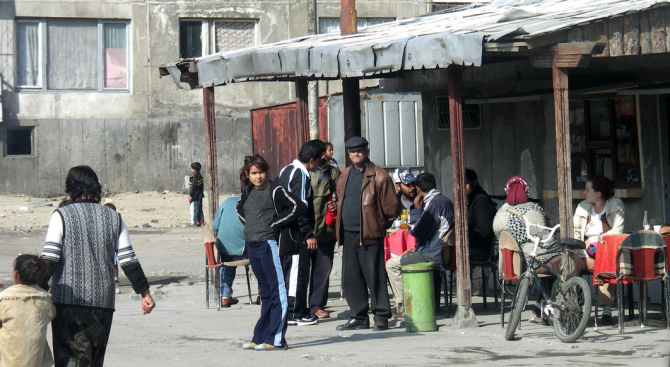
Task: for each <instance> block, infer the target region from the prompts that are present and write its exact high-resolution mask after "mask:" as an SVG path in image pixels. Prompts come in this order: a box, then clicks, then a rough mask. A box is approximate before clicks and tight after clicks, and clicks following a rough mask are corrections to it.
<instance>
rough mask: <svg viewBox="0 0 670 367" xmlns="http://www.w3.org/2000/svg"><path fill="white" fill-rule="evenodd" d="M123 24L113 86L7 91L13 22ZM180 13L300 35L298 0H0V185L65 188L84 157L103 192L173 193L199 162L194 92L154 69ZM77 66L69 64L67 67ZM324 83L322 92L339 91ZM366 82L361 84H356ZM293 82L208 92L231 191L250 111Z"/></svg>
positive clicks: (390, 0) (401, 6) (417, 4)
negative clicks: (122, 72) (13, 147)
mask: <svg viewBox="0 0 670 367" xmlns="http://www.w3.org/2000/svg"><path fill="white" fill-rule="evenodd" d="M357 5H358V15H359V16H360V17H385V18H393V17H395V18H404V17H413V16H417V15H420V14H423V13H425V11H426V1H424V0H421V1H420V0H368V1H365V0H359V2H358V4H357ZM339 11H340V1H339V0H328V1H319V2H318V7H317V12H318V15H319V16H320V17H339ZM26 17H30V18H41V17H55V18H99V19H124V20H130V33H131V43H130V45H131V46H130V47H131V59H130V62H129V65H131V66H132V76H131V80H130V90H129V91H128V92H122V93H98V92H55V91H25V90H24V91H21V92H17V91H16V90H15V88H14V77H15V70H14V62H15V55H14V52H15V51H14V50H15V48H16V45H15V43H14V24H15V23H14V20H15V18H26ZM180 18H203V19H215V18H233V19H256V20H257V22H258V28H257V30H258V32H259V34H260V43H262V44H266V43H271V42H276V41H280V40H284V39H289V38H294V37H298V36H301V35H305V34H307V19H308V14H307V2H306V1H304V0H272V1H269V0H255V1H254V0H251V1H248V0H236V1H216V2H213V1H203V0H182V1H167V0H165V1H148V0H139V1H137V0H115V1H109V0H107V1H97V0H74V1H59V0H37V1H35V0H0V74H1V75H2V78H3V84H2V92H3V93H2V103H3V109H4V122H3V123H0V152H2V157H1V158H0V192H4V193H23V194H30V195H47V194H48V195H55V194H60V193H62V185H63V180H64V174H65V173H66V172H67V169H69V168H70V167H72V166H73V165H76V164H90V165H91V166H93V168H94V169H96V171H97V172H98V173H99V175H100V179H101V180H102V181H103V183H104V185H105V189H106V190H108V191H112V192H114V191H128V190H131V191H132V190H153V189H159V190H162V189H179V188H181V187H182V186H183V175H186V174H188V173H189V170H188V164H189V163H190V162H191V161H194V160H199V161H201V162H204V127H203V105H202V92H201V91H199V90H194V91H188V90H179V89H177V88H176V87H175V86H174V84H173V82H172V81H171V80H170V79H169V78H166V79H161V78H160V77H159V75H158V66H160V65H161V64H165V63H168V62H173V61H176V60H178V59H179V19H180ZM71 67H76V65H71ZM330 84H331V86H329V87H327V84H326V83H322V92H323V93H322V94H325V93H326V92H329V93H335V92H338V91H340V89H341V87H340V86H339V83H330ZM370 84H372V85H375V84H376V81H366V82H365V83H362V85H363V86H366V85H370ZM294 96H295V88H294V86H293V84H292V83H288V82H283V83H269V82H266V83H241V84H234V85H229V86H225V87H220V88H217V89H216V114H217V137H218V140H219V150H218V153H219V157H218V159H219V165H218V167H219V182H220V189H221V191H222V193H232V192H236V191H237V189H238V184H237V179H236V178H235V177H237V170H238V166H240V165H241V163H242V157H243V156H244V155H246V154H250V153H251V152H252V144H251V127H250V126H251V125H250V115H249V110H250V109H253V108H258V107H263V106H270V105H276V104H282V103H287V102H291V101H293V100H295V97H294ZM18 126H34V127H35V143H34V148H35V149H34V155H33V156H31V157H14V156H7V155H6V149H5V144H6V139H7V134H6V130H7V129H8V128H10V129H11V128H15V127H18Z"/></svg>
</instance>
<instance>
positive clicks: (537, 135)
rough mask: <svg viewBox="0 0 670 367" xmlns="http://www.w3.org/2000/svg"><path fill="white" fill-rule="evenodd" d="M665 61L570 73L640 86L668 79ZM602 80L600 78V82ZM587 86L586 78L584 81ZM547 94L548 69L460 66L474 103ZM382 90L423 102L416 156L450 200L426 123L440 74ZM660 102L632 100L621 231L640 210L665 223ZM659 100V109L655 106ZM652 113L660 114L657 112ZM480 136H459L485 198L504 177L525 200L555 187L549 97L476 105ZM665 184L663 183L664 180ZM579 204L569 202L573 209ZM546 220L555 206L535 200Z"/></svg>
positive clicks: (438, 135) (443, 165)
mask: <svg viewBox="0 0 670 367" xmlns="http://www.w3.org/2000/svg"><path fill="white" fill-rule="evenodd" d="M668 61H670V57H669V56H667V55H654V56H640V57H626V58H618V59H600V60H593V61H592V62H591V65H590V67H589V68H588V69H582V70H576V71H574V70H571V71H570V77H571V78H573V79H572V80H577V79H578V78H580V77H581V80H584V78H583V77H584V76H586V75H589V74H600V75H601V76H602V74H605V75H606V76H607V74H611V78H609V80H610V83H612V84H615V83H618V82H620V81H621V79H620V78H621V77H622V75H624V74H622V73H628V74H630V75H628V77H632V78H633V79H634V80H637V81H638V83H639V84H640V85H647V84H652V83H653V82H654V81H656V82H658V81H666V80H670V73H669V72H668V71H667V70H665V69H663V68H662V67H661V65H664V64H667V62H668ZM607 79H608V78H605V80H607ZM586 80H588V78H587V79H586ZM546 88H549V90H550V88H551V74H550V72H549V71H548V70H542V69H533V68H532V67H531V66H530V64H529V63H528V62H527V61H518V62H506V63H499V64H490V65H486V66H484V67H482V68H468V69H466V71H465V72H464V75H463V93H464V94H469V93H480V94H481V96H482V97H491V96H501V95H509V94H516V93H524V92H526V91H528V90H533V89H546ZM381 89H382V90H383V91H386V92H398V91H421V92H422V97H423V104H424V106H423V111H424V116H423V121H424V150H425V160H426V164H425V165H426V170H427V171H429V172H431V173H434V174H435V175H436V178H437V179H438V181H439V182H438V185H439V186H440V187H441V189H442V190H443V192H444V193H445V194H446V195H447V196H449V197H453V190H452V173H451V166H452V165H451V156H452V153H451V147H450V135H449V131H448V130H438V129H437V127H436V126H435V125H434V124H433V122H432V105H431V104H432V102H433V100H434V97H435V96H438V95H447V76H446V71H445V70H430V71H419V72H414V73H411V74H407V75H406V76H405V77H404V78H402V79H389V80H386V81H383V82H382V83H381ZM665 100H666V98H665V97H664V96H661V98H657V96H656V95H651V96H639V97H637V99H636V104H637V106H638V114H639V117H638V125H639V132H640V159H641V162H642V188H643V197H642V198H641V199H624V205H625V207H626V217H625V218H626V228H625V230H626V231H634V230H638V229H640V227H641V225H642V218H643V215H644V211H645V210H647V211H648V212H649V216H650V218H649V219H650V221H651V222H652V223H662V222H664V221H667V220H670V218H665V217H664V216H665V213H664V204H663V203H664V201H667V200H665V198H664V197H665V192H664V189H663V185H664V182H667V172H668V168H670V167H668V160H667V146H666V144H667V142H668V137H667V129H668V119H667V104H666V102H665ZM657 102H659V103H657ZM659 111H660V112H661V113H659ZM482 118H483V126H482V129H481V130H466V131H465V132H464V140H465V163H466V166H467V167H469V168H472V169H474V170H475V171H476V172H477V174H478V176H479V180H480V183H481V185H482V186H483V188H484V189H485V190H486V191H487V192H488V193H489V194H491V195H504V194H505V192H504V186H505V183H506V181H507V179H508V178H509V177H511V176H514V175H522V176H524V177H525V178H526V179H527V181H528V183H529V184H530V186H531V196H532V197H534V198H539V199H542V196H543V190H555V189H556V188H557V176H556V149H555V132H554V106H553V97H552V96H551V95H549V96H546V97H543V98H541V99H540V100H535V101H526V102H518V103H493V104H483V105H482ZM664 180H665V181H664ZM578 203H579V201H574V203H573V207H576V205H577V204H578ZM541 205H542V206H543V207H544V208H545V211H546V212H547V214H548V215H549V216H550V217H552V218H554V219H557V218H558V201H557V200H556V199H542V204H541Z"/></svg>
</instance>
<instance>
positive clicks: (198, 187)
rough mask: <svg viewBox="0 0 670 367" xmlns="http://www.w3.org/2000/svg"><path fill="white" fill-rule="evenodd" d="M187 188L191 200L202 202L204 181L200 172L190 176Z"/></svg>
mask: <svg viewBox="0 0 670 367" xmlns="http://www.w3.org/2000/svg"><path fill="white" fill-rule="evenodd" d="M188 186H189V187H190V188H191V190H190V191H189V193H188V196H190V197H191V200H202V199H203V198H204V197H205V180H203V179H202V175H201V174H200V172H196V173H195V175H193V176H191V178H190V179H189V183H188Z"/></svg>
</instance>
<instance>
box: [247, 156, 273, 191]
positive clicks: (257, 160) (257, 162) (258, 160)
mask: <svg viewBox="0 0 670 367" xmlns="http://www.w3.org/2000/svg"><path fill="white" fill-rule="evenodd" d="M251 166H254V167H256V168H258V169H259V170H261V171H263V172H268V171H269V170H270V165H268V162H266V161H265V158H263V157H262V156H261V155H260V154H254V155H248V156H246V157H244V166H243V167H242V168H241V169H240V182H241V183H242V187H248V186H249V185H251V180H249V171H250V170H251Z"/></svg>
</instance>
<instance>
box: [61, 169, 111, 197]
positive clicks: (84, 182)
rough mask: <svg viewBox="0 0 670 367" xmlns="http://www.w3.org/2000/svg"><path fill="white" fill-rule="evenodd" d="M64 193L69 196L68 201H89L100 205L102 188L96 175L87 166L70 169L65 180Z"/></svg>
mask: <svg viewBox="0 0 670 367" xmlns="http://www.w3.org/2000/svg"><path fill="white" fill-rule="evenodd" d="M65 192H66V193H67V194H68V195H70V201H71V202H73V203H76V202H77V201H80V200H83V201H90V202H94V203H100V196H101V194H102V186H101V185H100V182H98V175H96V174H95V171H93V169H92V168H91V167H89V166H77V167H72V168H70V171H68V173H67V178H66V179H65Z"/></svg>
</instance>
